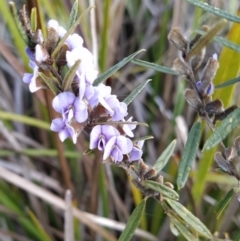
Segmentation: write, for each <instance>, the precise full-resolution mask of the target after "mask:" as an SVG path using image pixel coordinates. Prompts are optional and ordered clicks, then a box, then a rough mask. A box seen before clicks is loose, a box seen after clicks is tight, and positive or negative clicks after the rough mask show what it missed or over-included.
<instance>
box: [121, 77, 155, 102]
mask: <svg viewBox="0 0 240 241" xmlns="http://www.w3.org/2000/svg"><path fill="white" fill-rule="evenodd" d="M150 81H151V79H148V80H147V81H146V82H144V83H142V84H140V85H139V86H138V87H137V88H135V89H134V90H133V91H132V92H131V94H130V95H129V96H127V97H126V98H125V99H124V100H123V102H124V103H125V104H126V105H129V104H130V103H131V102H132V101H133V100H134V99H135V98H136V96H137V95H138V94H139V93H140V92H141V91H142V90H143V88H144V87H145V86H146V85H147V84H148V83H149V82H150Z"/></svg>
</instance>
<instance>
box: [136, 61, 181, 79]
mask: <svg viewBox="0 0 240 241" xmlns="http://www.w3.org/2000/svg"><path fill="white" fill-rule="evenodd" d="M132 63H133V64H136V65H139V66H143V67H145V68H147V69H153V70H156V71H158V72H162V73H166V74H173V75H178V73H177V72H175V71H173V70H172V69H171V68H168V67H166V66H162V65H158V64H154V63H149V62H147V61H144V60H140V59H133V60H132Z"/></svg>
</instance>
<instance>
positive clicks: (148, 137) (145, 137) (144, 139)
mask: <svg viewBox="0 0 240 241" xmlns="http://www.w3.org/2000/svg"><path fill="white" fill-rule="evenodd" d="M151 139H154V136H141V137H139V138H136V139H134V140H133V142H139V141H146V140H151Z"/></svg>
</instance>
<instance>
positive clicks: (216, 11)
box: [187, 0, 240, 23]
mask: <svg viewBox="0 0 240 241" xmlns="http://www.w3.org/2000/svg"><path fill="white" fill-rule="evenodd" d="M187 1H188V2H190V3H192V4H194V5H195V6H197V7H200V8H202V9H204V10H205V11H207V12H210V13H213V14H215V15H217V16H218V17H221V18H226V19H227V20H229V21H232V22H236V23H240V17H239V16H236V15H232V14H230V13H228V12H227V11H224V10H221V9H219V8H216V7H213V6H210V5H208V4H207V3H206V2H200V1H197V0H187Z"/></svg>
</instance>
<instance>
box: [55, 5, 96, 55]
mask: <svg viewBox="0 0 240 241" xmlns="http://www.w3.org/2000/svg"><path fill="white" fill-rule="evenodd" d="M92 8H93V6H90V7H88V8H87V9H86V10H85V11H84V12H83V13H82V14H81V15H80V17H79V18H78V19H77V20H76V21H75V23H74V24H73V25H72V26H71V27H70V28H69V30H68V31H67V32H66V33H65V35H64V36H63V38H62V39H61V40H60V41H59V43H58V45H57V47H56V48H55V49H54V51H53V53H52V57H53V58H55V57H56V55H57V54H58V53H59V50H60V49H61V47H62V45H63V44H64V43H65V41H66V39H67V37H68V36H69V35H70V34H72V33H73V31H74V30H75V28H76V27H77V26H78V24H79V23H80V22H81V21H82V19H83V18H84V17H85V16H86V15H87V14H88V13H89V12H90V10H91V9H92Z"/></svg>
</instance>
